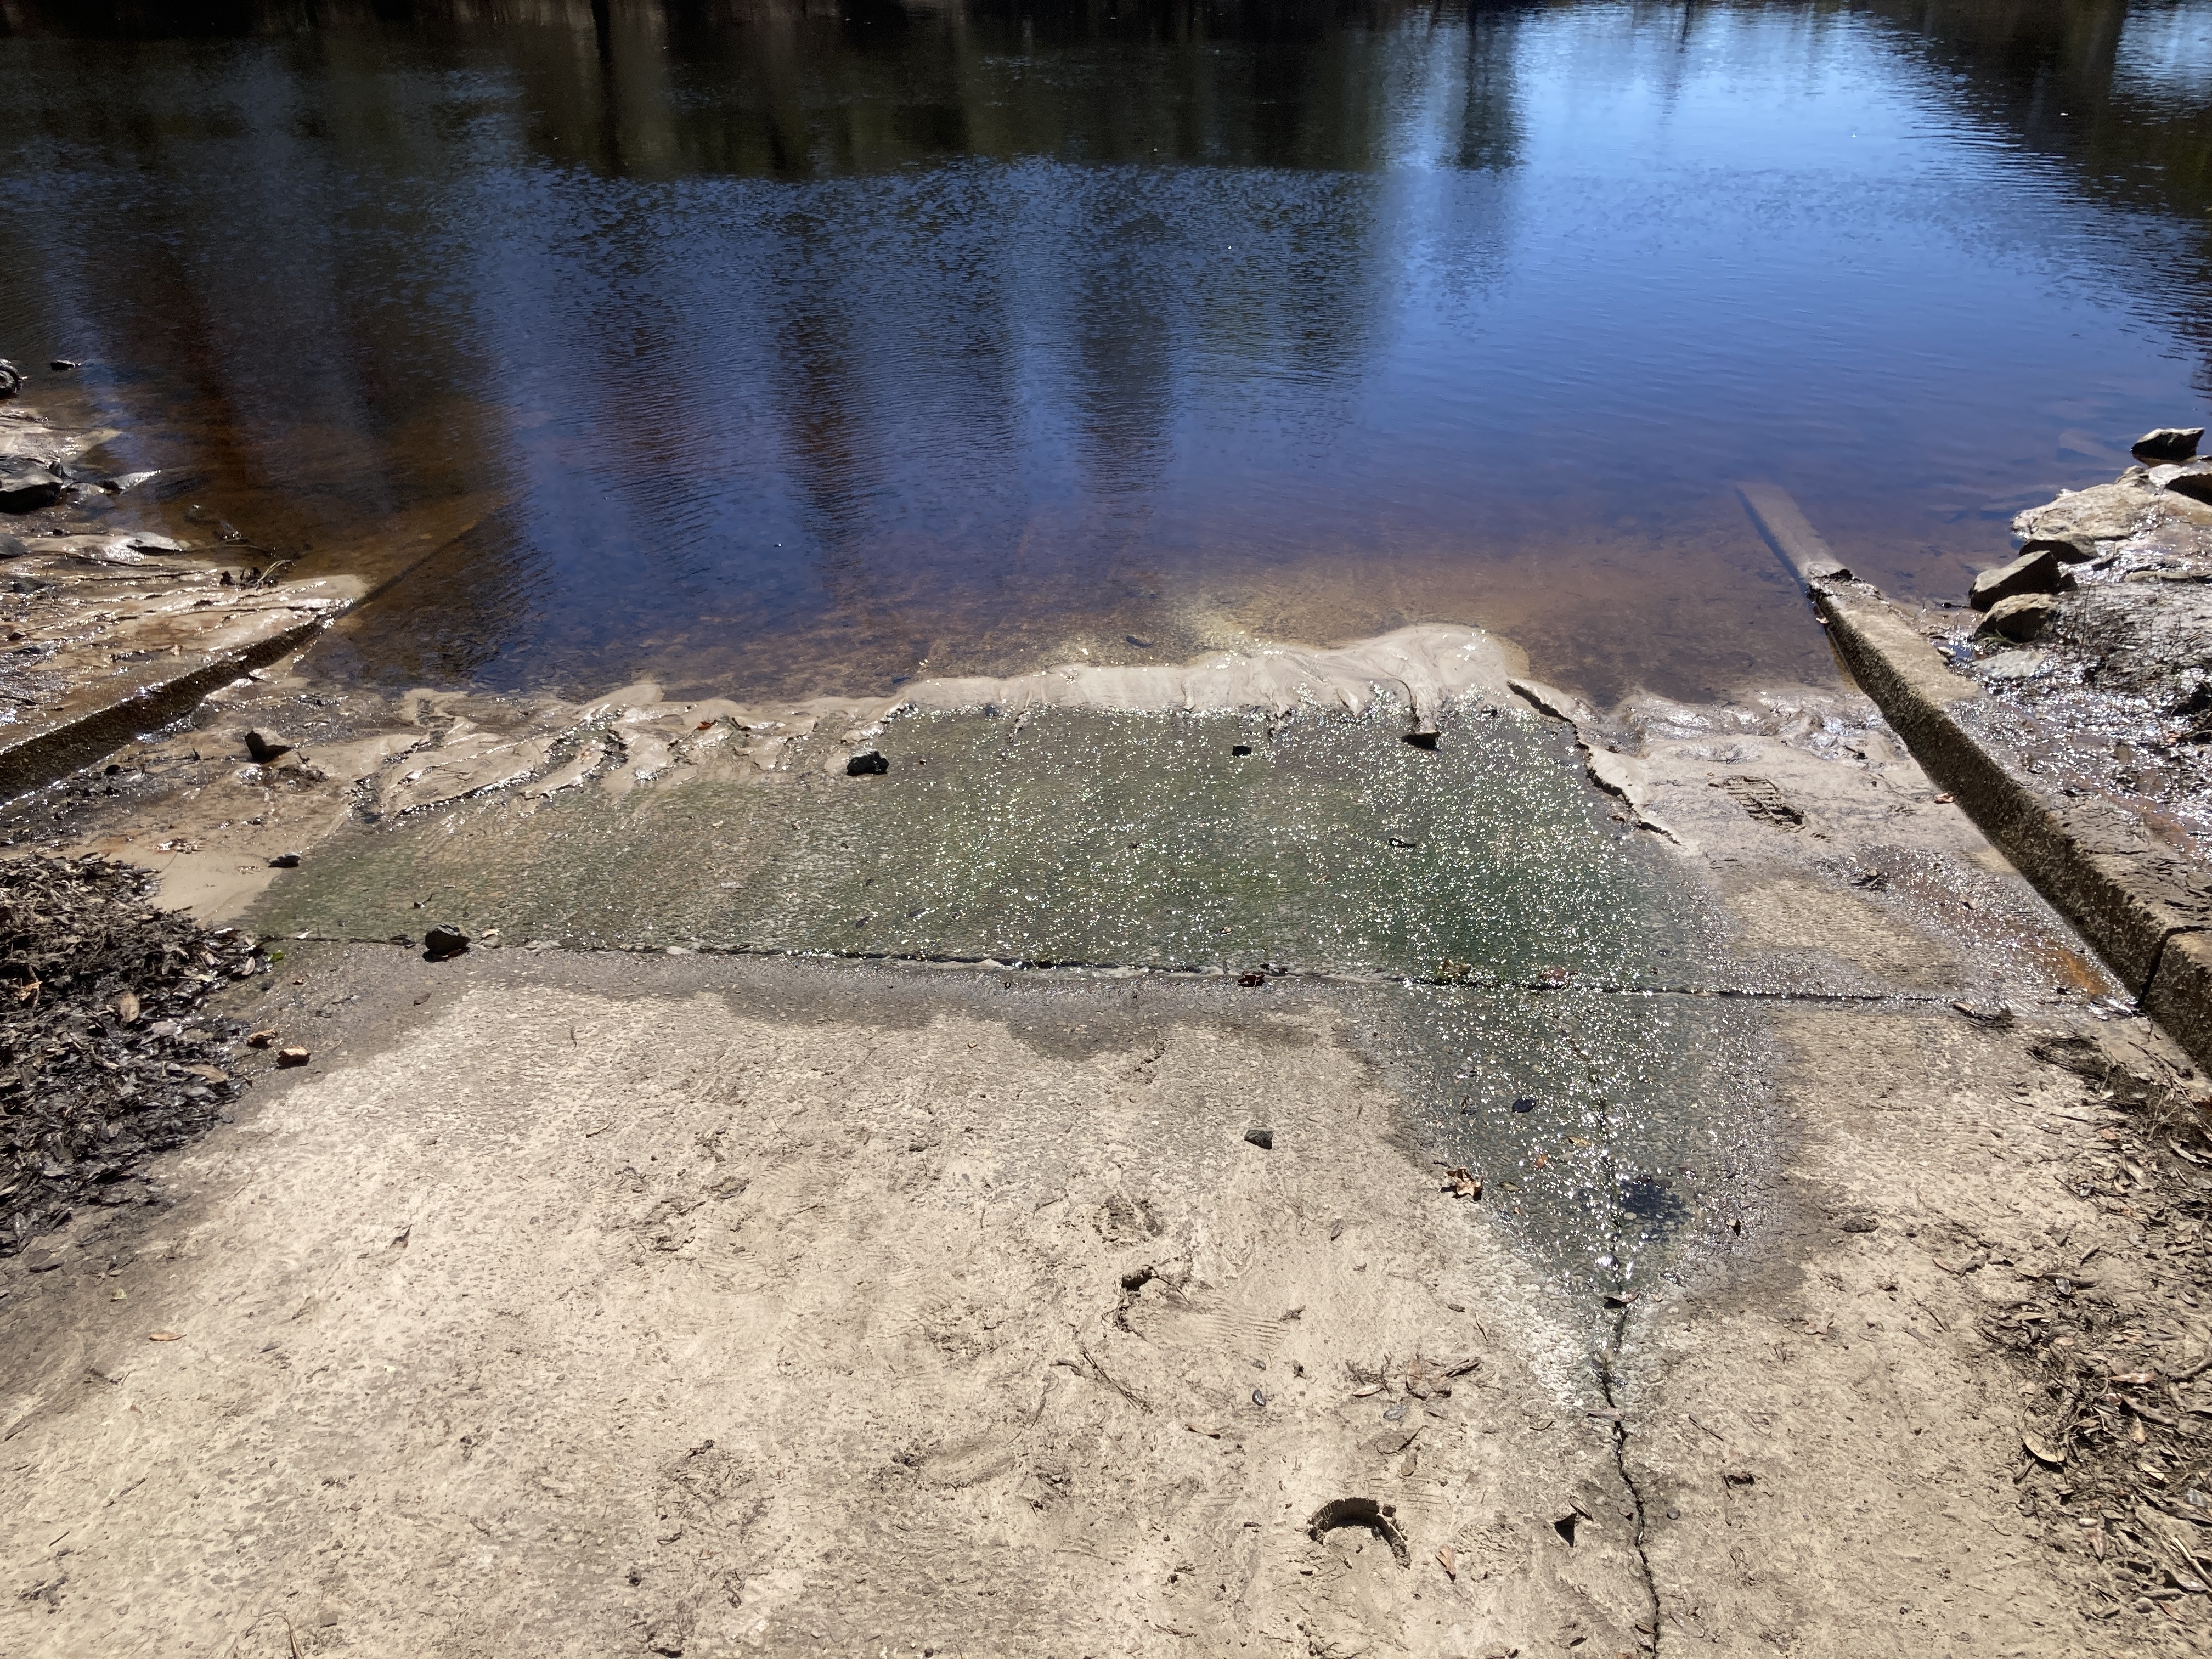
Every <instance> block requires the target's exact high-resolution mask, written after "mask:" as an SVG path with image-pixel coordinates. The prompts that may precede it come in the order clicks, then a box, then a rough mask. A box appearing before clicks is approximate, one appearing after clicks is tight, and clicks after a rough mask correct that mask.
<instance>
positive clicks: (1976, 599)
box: [1966, 547, 2061, 611]
mask: <svg viewBox="0 0 2212 1659" xmlns="http://www.w3.org/2000/svg"><path fill="white" fill-rule="evenodd" d="M2060 585H2061V579H2060V576H2059V574H2058V558H2057V555H2056V554H2055V553H2053V552H2052V551H2051V550H2050V549H2049V548H2048V547H2045V548H2043V549H2041V550H2038V551H2036V552H2033V553H2023V554H2021V556H2019V557H2018V558H2016V559H2015V560H2014V561H2013V562H2011V563H2010V564H2001V565H1999V566H1998V567H1997V568H1996V569H1994V570H1984V572H1982V574H1980V575H1978V576H1977V577H1975V578H1974V585H1973V586H1972V588H1971V589H1969V590H1968V591H1967V593H1966V603H1967V604H1969V605H1972V606H1973V607H1974V609H1975V610H1977V611H1986V610H1988V609H1989V608H1990V606H1991V605H1995V604H1996V602H1997V601H1998V600H1999V599H2010V598H2012V597H2013V595H2014V594H2015V593H2056V592H2057V591H2058V589H2059V586H2060Z"/></svg>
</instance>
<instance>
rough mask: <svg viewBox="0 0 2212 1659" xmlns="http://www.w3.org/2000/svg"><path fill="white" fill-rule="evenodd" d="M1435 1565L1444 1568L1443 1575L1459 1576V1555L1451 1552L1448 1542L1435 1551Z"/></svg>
mask: <svg viewBox="0 0 2212 1659" xmlns="http://www.w3.org/2000/svg"><path fill="white" fill-rule="evenodd" d="M1437 1565H1438V1566H1440V1567H1442V1568H1443V1570H1444V1577H1447V1578H1451V1579H1456V1578H1457V1577H1459V1557H1458V1556H1456V1555H1455V1554H1454V1553H1452V1547H1451V1546H1450V1545H1449V1544H1446V1545H1444V1546H1443V1547H1441V1548H1439V1549H1438V1550H1437Z"/></svg>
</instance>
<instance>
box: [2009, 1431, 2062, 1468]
mask: <svg viewBox="0 0 2212 1659" xmlns="http://www.w3.org/2000/svg"><path fill="white" fill-rule="evenodd" d="M2020 1443H2021V1445H2023V1446H2025V1447H2027V1450H2028V1455H2030V1456H2031V1457H2033V1458H2034V1459H2035V1461H2036V1462H2039V1463H2048V1464H2050V1465H2051V1468H2054V1469H2055V1468H2057V1467H2058V1466H2059V1465H2060V1464H2062V1463H2063V1462H2065V1461H2066V1448H2065V1447H2063V1446H2058V1447H2052V1446H2051V1445H2049V1444H2047V1443H2045V1442H2043V1441H2040V1440H2039V1439H2037V1438H2036V1437H2034V1436H2033V1435H2032V1434H2030V1433H2028V1432H2027V1431H2026V1430H2022V1431H2021V1437H2020Z"/></svg>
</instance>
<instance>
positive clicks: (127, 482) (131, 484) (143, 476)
mask: <svg viewBox="0 0 2212 1659" xmlns="http://www.w3.org/2000/svg"><path fill="white" fill-rule="evenodd" d="M158 477H161V469H160V468H159V467H155V469H154V470H153V471H150V472H118V473H117V474H116V475H115V476H114V477H112V478H110V479H109V480H108V481H107V487H108V488H109V489H112V490H113V491H114V492H115V493H116V494H117V495H121V494H122V493H123V492H124V491H125V490H126V489H137V488H138V486H139V485H140V484H143V483H152V482H153V481H154V480H155V478H158Z"/></svg>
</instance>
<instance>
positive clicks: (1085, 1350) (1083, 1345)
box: [1075, 1337, 1152, 1412]
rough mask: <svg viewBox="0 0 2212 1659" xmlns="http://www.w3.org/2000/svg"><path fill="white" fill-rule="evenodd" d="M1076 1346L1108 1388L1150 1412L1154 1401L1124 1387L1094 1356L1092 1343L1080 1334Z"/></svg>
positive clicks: (1141, 1410)
mask: <svg viewBox="0 0 2212 1659" xmlns="http://www.w3.org/2000/svg"><path fill="white" fill-rule="evenodd" d="M1075 1346H1076V1347H1077V1348H1078V1349H1079V1350H1080V1351H1081V1352H1082V1354H1083V1358H1084V1361H1085V1364H1088V1365H1089V1366H1090V1367H1091V1374H1092V1375H1093V1376H1097V1379H1098V1380H1099V1381H1100V1382H1101V1383H1104V1384H1105V1385H1106V1386H1107V1387H1108V1388H1109V1389H1113V1390H1114V1392H1115V1393H1116V1394H1118V1395H1121V1398H1122V1399H1124V1400H1126V1401H1128V1402H1129V1403H1130V1404H1131V1405H1133V1406H1134V1407H1136V1408H1137V1409H1138V1410H1139V1411H1140V1412H1149V1411H1151V1410H1152V1401H1149V1400H1146V1398H1145V1397H1144V1396H1143V1395H1138V1394H1133V1393H1131V1392H1130V1391H1129V1390H1128V1389H1127V1388H1125V1387H1123V1386H1122V1385H1121V1383H1119V1382H1118V1381H1116V1380H1115V1376H1114V1375H1113V1373H1112V1372H1110V1371H1109V1370H1107V1369H1106V1368H1105V1367H1104V1366H1103V1365H1102V1364H1099V1363H1098V1361H1097V1359H1096V1358H1093V1357H1092V1355H1091V1345H1090V1344H1089V1343H1087V1342H1085V1340H1083V1339H1082V1338H1081V1337H1077V1338H1076V1339H1075Z"/></svg>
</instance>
